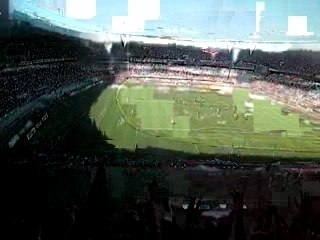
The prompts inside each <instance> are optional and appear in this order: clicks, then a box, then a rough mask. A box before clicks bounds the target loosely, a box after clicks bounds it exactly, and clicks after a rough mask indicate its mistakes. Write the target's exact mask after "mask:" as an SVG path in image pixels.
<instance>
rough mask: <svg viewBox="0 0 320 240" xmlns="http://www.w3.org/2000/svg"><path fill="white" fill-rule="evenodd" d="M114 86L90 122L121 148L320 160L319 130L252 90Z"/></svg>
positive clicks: (96, 105) (93, 110)
mask: <svg viewBox="0 0 320 240" xmlns="http://www.w3.org/2000/svg"><path fill="white" fill-rule="evenodd" d="M221 90H222V89H218V88H217V89H215V90H210V91H209V90H208V91H200V90H195V89H191V88H181V87H160V86H156V85H154V86H152V85H150V84H149V85H144V86H141V85H140V86H138V85H134V84H132V83H130V80H127V81H125V82H124V83H123V84H122V85H121V86H113V87H108V88H107V89H105V90H104V91H103V93H102V94H101V95H100V96H99V98H98V99H97V101H96V102H95V103H94V104H93V105H92V107H91V110H90V118H91V121H92V123H94V124H95V125H96V126H97V128H98V129H99V130H100V131H101V132H103V133H104V135H105V136H107V137H108V138H109V139H110V140H108V142H109V143H112V144H113V145H115V146H116V147H117V148H123V149H129V150H135V149H136V148H147V147H154V148H162V149H167V150H176V151H183V152H186V153H196V154H197V153H204V154H236V155H237V154H240V155H257V156H275V157H277V156H279V157H294V158H296V157H301V158H303V157H308V158H318V157H319V156H320V150H319V146H320V131H319V125H318V124H316V123H312V121H308V120H307V119H305V118H304V117H303V116H301V115H298V114H295V113H291V112H289V111H288V110H287V108H286V106H284V105H281V104H279V103H276V102H274V101H272V100H270V99H268V98H264V97H261V96H258V97H255V95H253V94H252V93H251V92H250V89H240V88H239V89H231V91H230V89H229V93H228V94H225V93H223V91H221Z"/></svg>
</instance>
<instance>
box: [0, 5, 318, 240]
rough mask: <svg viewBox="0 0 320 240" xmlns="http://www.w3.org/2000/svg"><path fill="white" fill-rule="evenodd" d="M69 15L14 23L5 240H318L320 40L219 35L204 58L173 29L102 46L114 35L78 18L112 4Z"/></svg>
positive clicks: (3, 38)
mask: <svg viewBox="0 0 320 240" xmlns="http://www.w3.org/2000/svg"><path fill="white" fill-rule="evenodd" d="M148 1H151V0H148ZM165 1H166V0H162V1H161V4H162V3H163V2H165ZM232 1H233V0H230V2H232ZM294 1H295V0H293V1H291V2H294ZM67 2H68V1H67V0H65V1H64V0H61V1H60V0H53V1H43V0H30V1H22V0H21V1H19V0H16V1H15V5H17V7H19V8H17V9H16V10H14V11H13V12H12V13H11V14H13V20H12V21H2V22H0V44H1V46H2V48H0V159H1V161H0V165H1V168H0V171H1V174H0V176H1V177H2V181H0V182H1V184H2V185H1V187H2V189H3V194H2V196H3V200H4V202H5V203H4V204H2V205H1V207H0V208H1V211H2V212H3V218H4V219H5V224H4V225H3V226H4V232H2V235H4V236H10V237H9V238H7V239H25V238H27V239H41V240H52V239H65V240H67V239H68V240H69V239H70V240H73V239H77V240H79V239H80V240H81V239H83V240H89V239H91V240H101V239H146V240H153V239H157V240H159V239H161V240H170V239H177V238H184V239H187V240H198V239H199V240H200V239H213V238H214V239H219V240H220V239H221V240H230V239H241V240H242V239H288V240H296V239H297V240H306V239H309V240H311V239H319V236H320V232H319V229H320V228H319V216H320V204H319V202H320V200H319V196H320V191H319V189H320V184H319V179H320V174H319V169H320V168H319V159H320V148H319V146H320V115H319V114H320V91H319V87H320V83H319V71H320V53H319V52H318V51H317V50H312V51H311V50H310V49H304V48H305V47H306V46H308V47H310V46H319V44H318V42H316V40H315V39H317V37H318V36H312V32H310V31H311V30H310V31H309V30H308V29H307V27H306V26H305V27H304V28H303V29H302V30H303V31H304V33H307V34H309V35H308V36H305V37H300V38H299V39H298V38H297V39H298V41H294V38H293V37H292V36H291V35H294V34H295V30H296V29H294V27H293V25H294V24H289V25H290V26H291V27H290V29H289V30H290V31H289V33H290V34H291V35H290V36H289V35H287V36H282V35H281V34H282V33H279V35H278V36H275V38H274V39H276V40H279V39H281V41H280V40H279V41H275V42H273V41H271V40H270V41H269V39H270V38H271V37H273V36H269V37H266V38H265V39H264V37H265V36H263V33H261V34H262V35H261V39H259V38H258V37H257V36H255V37H256V39H255V40H256V41H257V43H256V45H254V47H252V44H253V41H252V39H251V40H250V39H249V41H248V40H244V41H234V39H233V40H225V39H226V38H228V37H227V36H228V34H229V33H227V31H223V29H221V26H220V30H219V31H221V35H220V37H221V39H222V40H221V39H217V38H218V37H215V36H213V35H212V34H209V33H208V29H202V30H201V31H202V33H199V34H195V35H199V37H201V35H202V34H204V36H205V38H208V39H211V40H210V42H209V43H207V42H204V41H202V42H200V43H199V45H198V43H197V42H196V41H190V40H188V41H187V40H186V39H188V38H190V36H191V38H192V36H195V35H192V33H194V32H192V31H190V29H188V28H181V35H182V37H181V36H180V37H181V39H179V37H177V36H171V35H170V34H167V32H166V31H167V30H168V32H170V31H171V32H172V29H170V28H167V29H161V26H162V25H161V24H163V22H161V21H159V22H156V23H155V22H153V23H152V24H155V25H154V26H156V29H157V30H155V29H151V28H150V29H148V30H146V32H145V35H143V34H141V33H140V35H139V34H137V35H134V34H133V35H131V36H130V37H129V36H128V35H122V34H118V35H117V34H114V35H113V39H111V38H110V39H108V38H106V37H105V36H104V35H105V32H102V35H103V37H102V38H101V39H102V40H101V39H100V38H94V37H93V38H91V39H88V38H83V37H84V36H86V37H88V36H89V35H90V36H91V37H92V36H96V35H94V34H92V33H93V32H98V31H106V28H98V27H97V26H94V25H92V22H91V24H90V21H88V22H86V21H78V20H76V19H75V18H79V17H88V18H91V17H92V16H93V15H94V14H95V13H96V12H97V13H98V12H99V11H98V10H97V11H96V10H95V8H94V7H92V8H91V7H90V8H89V7H86V6H87V5H86V4H89V5H90V4H91V6H94V5H95V3H97V5H99V4H101V3H102V2H103V1H94V0H90V1H89V0H88V1H75V0H72V1H71V0H70V1H69V3H70V4H71V3H72V4H71V5H70V4H66V3H67ZM80 2H81V5H83V6H82V9H84V10H85V11H84V12H85V13H86V14H87V15H86V16H79V15H78V16H75V15H77V14H78V12H77V11H74V9H75V6H76V5H77V4H79V5H80ZM141 2H142V1H141ZM141 2H140V4H141ZM176 2H177V4H178V2H179V1H178V0H177V1H176ZM239 2H241V1H233V3H232V4H231V5H230V6H229V7H231V9H232V7H233V6H237V4H238V5H239ZM291 2H290V4H292V3H291ZM131 3H132V2H131ZM108 4H112V3H109V2H108ZM117 4H118V3H117ZM180 4H181V5H184V7H187V5H188V4H191V5H192V4H193V7H194V8H192V9H191V10H192V12H195V9H197V10H198V11H199V12H201V9H200V10H199V8H198V6H199V3H198V2H194V3H192V1H189V2H188V4H185V3H184V2H180ZM269 4H271V5H269ZM279 4H280V3H279ZM288 4H289V3H288ZM178 5H179V4H178ZM253 5H254V4H253ZM256 5H257V6H258V7H259V8H260V10H261V9H262V8H263V9H264V3H261V2H257V3H256ZM265 5H266V6H267V8H266V11H267V13H268V11H270V10H269V9H272V8H271V6H272V3H271V2H267V3H266V4H265ZM48 6H49V8H48ZM285 6H286V5H285ZM317 6H318V5H317V3H316V2H315V3H314V9H317V8H316V7H317ZM319 6H320V5H319ZM1 7H3V6H2V5H1V4H0V13H2V12H3V11H2V8H1ZM100 7H101V9H104V8H103V7H105V9H110V6H109V5H107V6H105V5H104V6H100ZM169 7H170V9H171V5H170V6H169ZM224 7H225V6H224ZM251 7H252V6H251ZM302 7H303V6H301V8H302ZM301 8H298V7H297V9H301ZM163 9H166V8H165V7H164V6H162V10H163ZM179 9H180V8H179ZM179 9H178V8H176V9H175V10H176V11H180V10H179ZM181 9H185V8H183V7H181ZM229 10H230V8H229ZM229 10H228V11H221V14H222V15H221V16H227V17H228V16H229V15H230V11H229ZM183 11H184V10H183ZM257 11H258V10H257ZM205 12H206V11H205ZM205 12H202V14H200V15H203V16H204V15H205ZM226 12H227V13H226ZM240 12H241V11H240ZM251 12H252V11H251ZM267 13H266V15H265V16H264V17H265V18H268V17H270V16H269V15H268V14H267ZM269 13H270V12H269ZM109 14H113V13H111V12H109ZM260 14H261V12H260ZM272 14H273V15H272V16H274V12H272ZM176 15H177V14H176ZM182 15H183V13H182ZM249 15H250V14H249ZM5 16H6V15H5V14H1V15H0V17H1V18H5ZM203 16H202V17H203ZM187 17H188V18H189V17H190V19H189V20H190V21H192V19H193V20H195V17H194V16H193V15H192V14H187ZM198 17H199V18H201V16H198ZM261 17H262V16H260V15H259V14H257V18H261ZM282 17H283V16H282ZM163 18H164V19H165V14H164V15H163ZM235 18H236V19H237V16H236V15H235ZM285 18H287V16H285ZM118 19H120V20H121V19H124V18H122V17H121V16H120V18H118ZM126 19H129V18H126ZM223 19H224V20H223V21H225V20H226V19H225V18H223ZM290 19H293V20H294V19H295V20H297V19H298V20H299V19H300V20H301V19H302V21H303V23H305V24H306V19H307V18H304V17H303V18H299V17H298V18H295V17H293V18H292V16H291V17H290ZM309 19H310V21H314V19H312V18H311V17H310V18H309ZM213 20H214V19H211V20H210V21H211V22H214V21H213ZM153 21H154V20H153ZM165 21H166V20H164V22H165ZM170 21H172V22H175V19H174V18H172V19H171V20H170ZM170 21H169V22H170ZM205 21H207V19H205ZM195 22H196V21H195ZM199 22H201V21H199ZM84 23H85V24H84ZM175 23H177V22H175ZM68 24H69V25H70V29H66V26H67V25H68ZM147 24H150V22H147ZM157 24H159V25H158V26H157ZM178 25H179V24H177V26H178ZM186 25H187V24H186ZM191 25H192V23H191V22H190V26H191ZM201 25H202V24H201ZM218 25H219V24H218ZM218 25H217V28H218V27H219V26H218ZM238 25H239V23H238V22H237V26H236V27H237V28H238V27H239V29H240V26H238ZM177 26H175V27H177ZM264 27H265V26H264ZM178 29H179V28H178V27H177V28H174V29H173V30H177V31H178ZM200 29H201V26H199V29H198V30H199V31H200ZM242 30H245V29H242ZM258 30H259V29H258ZM302 30H300V31H302ZM313 30H314V29H312V31H313ZM86 31H87V33H85V32H86ZM201 31H200V32H201ZM219 31H218V30H217V32H219ZM303 31H302V32H303ZM159 32H161V33H162V35H161V34H160V35H159ZM188 34H191V35H188ZM157 35H159V36H160V37H159V36H157ZM275 35H276V34H275ZM280 35H281V36H280ZM236 38H238V35H237V36H236V37H235V39H236ZM239 39H240V37H239ZM274 39H273V40H274ZM283 39H285V40H287V39H290V40H292V39H293V40H292V42H290V43H288V42H285V41H284V40H283ZM260 40H261V41H260ZM300 40H301V41H300ZM302 40H303V41H302ZM208 41H209V40H208ZM259 41H260V42H259ZM230 46H231V47H230ZM288 46H289V47H288ZM290 47H291V48H290ZM279 49H280V50H279ZM297 49H298V50H297ZM5 238H6V237H5Z"/></svg>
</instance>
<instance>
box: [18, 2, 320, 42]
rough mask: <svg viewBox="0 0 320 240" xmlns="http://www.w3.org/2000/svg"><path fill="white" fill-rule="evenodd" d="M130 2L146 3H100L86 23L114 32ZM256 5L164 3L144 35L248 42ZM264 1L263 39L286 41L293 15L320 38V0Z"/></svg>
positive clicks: (147, 24)
mask: <svg viewBox="0 0 320 240" xmlns="http://www.w3.org/2000/svg"><path fill="white" fill-rule="evenodd" d="M16 1H27V0H16ZM32 1H37V0H32ZM128 1H143V0H96V6H97V9H96V16H95V17H94V18H92V19H89V20H82V22H85V23H88V24H92V25H98V26H101V27H103V28H105V29H106V30H107V31H112V18H113V17H114V16H128V13H129V11H128V5H129V4H128ZM147 1H152V0H147ZM256 2H257V1H256V0H160V18H159V19H158V20H145V21H144V31H143V32H140V34H145V35H155V36H159V35H166V36H182V37H185V38H194V37H197V38H202V39H211V38H212V39H216V38H229V39H230V38H232V39H236V40H246V39H248V37H249V36H250V35H252V34H253V33H254V32H255V29H256V11H255V9H256ZM264 2H265V11H264V12H263V13H262V15H263V17H262V19H261V23H260V33H261V34H262V35H263V38H268V37H269V38H279V37H280V38H286V36H285V32H286V31H287V29H288V22H287V19H288V16H290V15H298V16H307V17H308V31H309V32H314V33H315V35H319V36H320V24H318V22H320V20H319V19H318V14H319V13H320V0H265V1H264ZM144 7H145V6H144ZM140 12H141V13H146V12H148V10H145V9H142V10H141V9H140ZM140 15H141V14H140Z"/></svg>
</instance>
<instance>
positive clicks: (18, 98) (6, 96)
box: [0, 63, 100, 117]
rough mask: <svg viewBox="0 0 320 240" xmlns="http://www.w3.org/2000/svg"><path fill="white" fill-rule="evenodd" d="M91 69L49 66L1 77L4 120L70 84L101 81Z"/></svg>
mask: <svg viewBox="0 0 320 240" xmlns="http://www.w3.org/2000/svg"><path fill="white" fill-rule="evenodd" d="M99 75H100V74H99V72H97V71H95V70H94V68H91V67H90V66H83V65H80V64H76V63H67V64H63V63H62V64H50V65H49V64H48V65H39V66H33V67H27V68H23V67H20V68H15V69H13V70H12V71H3V72H2V73H1V75H0V78H1V80H0V92H1V98H0V103H1V104H0V117H3V116H4V115H5V114H7V113H9V112H10V111H11V110H13V109H15V108H16V107H18V106H21V105H24V104H26V103H28V102H30V101H32V100H34V99H36V98H37V97H39V96H41V95H44V94H50V93H52V92H54V91H56V90H57V89H59V88H61V87H63V86H68V85H70V84H76V83H82V82H85V81H89V80H90V79H92V78H94V77H100V76H99Z"/></svg>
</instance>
